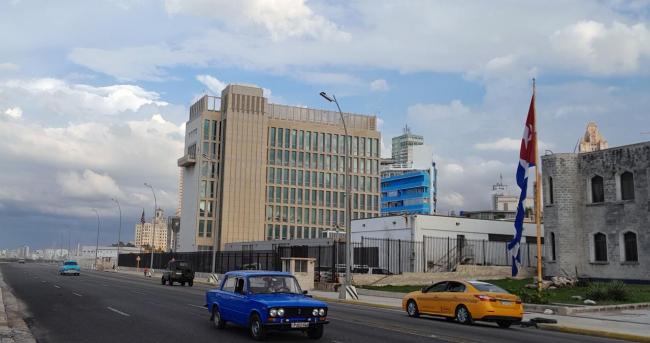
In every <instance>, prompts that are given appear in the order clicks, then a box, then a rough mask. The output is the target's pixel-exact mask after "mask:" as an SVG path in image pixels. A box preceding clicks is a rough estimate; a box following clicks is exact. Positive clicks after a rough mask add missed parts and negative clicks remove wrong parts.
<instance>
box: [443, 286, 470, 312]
mask: <svg viewBox="0 0 650 343" xmlns="http://www.w3.org/2000/svg"><path fill="white" fill-rule="evenodd" d="M466 295H467V294H466V292H465V285H463V284H462V283H460V282H454V281H451V282H449V283H448V285H447V290H446V291H445V292H442V293H440V312H439V313H440V314H442V315H444V316H449V317H453V316H455V315H456V313H455V312H456V307H457V306H458V304H461V303H463V302H464V300H465V296H466Z"/></svg>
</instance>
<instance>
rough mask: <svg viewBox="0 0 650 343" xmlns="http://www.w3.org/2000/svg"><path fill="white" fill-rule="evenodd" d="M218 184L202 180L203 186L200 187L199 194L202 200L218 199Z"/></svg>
mask: <svg viewBox="0 0 650 343" xmlns="http://www.w3.org/2000/svg"><path fill="white" fill-rule="evenodd" d="M215 186H216V184H215V182H214V181H206V180H201V186H200V187H199V193H200V194H201V198H214V197H216V196H217V195H216V188H215Z"/></svg>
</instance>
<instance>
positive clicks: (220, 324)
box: [212, 306, 226, 329]
mask: <svg viewBox="0 0 650 343" xmlns="http://www.w3.org/2000/svg"><path fill="white" fill-rule="evenodd" d="M212 324H213V325H214V327H215V328H217V329H223V328H224V327H226V321H225V320H223V319H222V318H221V313H219V308H217V307H216V306H213V307H212Z"/></svg>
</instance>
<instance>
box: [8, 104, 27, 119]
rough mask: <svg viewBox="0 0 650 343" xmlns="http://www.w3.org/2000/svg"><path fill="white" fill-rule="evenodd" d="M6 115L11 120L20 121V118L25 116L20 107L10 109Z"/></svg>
mask: <svg viewBox="0 0 650 343" xmlns="http://www.w3.org/2000/svg"><path fill="white" fill-rule="evenodd" d="M5 114H6V115H8V116H9V117H10V118H13V119H19V118H20V117H22V116H23V110H22V109H21V108H20V107H18V106H15V107H9V108H8V109H7V110H6V111H5Z"/></svg>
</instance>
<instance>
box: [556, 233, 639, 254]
mask: <svg viewBox="0 0 650 343" xmlns="http://www.w3.org/2000/svg"><path fill="white" fill-rule="evenodd" d="M620 237H621V238H620V242H619V245H620V247H621V254H620V257H621V261H622V262H638V261H639V254H638V250H637V249H638V247H637V234H636V233H634V232H632V231H627V232H624V233H623V234H622V235H621V236H620ZM550 238H551V251H550V253H551V260H552V261H555V260H556V258H557V255H556V248H555V233H554V232H551V237H550ZM590 248H591V249H590V250H591V260H592V261H594V262H607V261H608V256H607V255H608V254H607V235H605V234H604V233H602V232H597V233H595V234H593V236H592V242H591V244H590Z"/></svg>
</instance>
